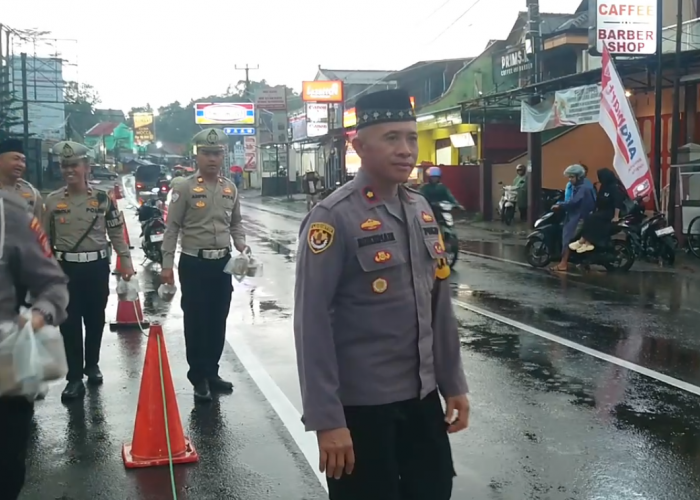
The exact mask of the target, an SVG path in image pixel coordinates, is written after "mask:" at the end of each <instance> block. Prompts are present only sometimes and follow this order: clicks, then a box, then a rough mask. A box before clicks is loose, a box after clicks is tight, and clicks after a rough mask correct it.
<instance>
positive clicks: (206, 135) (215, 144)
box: [192, 128, 226, 151]
mask: <svg viewBox="0 0 700 500" xmlns="http://www.w3.org/2000/svg"><path fill="white" fill-rule="evenodd" d="M192 143H193V144H194V145H195V146H196V147H197V151H200V150H201V151H221V150H222V149H224V145H225V144H226V134H224V131H223V130H220V129H218V128H205V129H204V130H202V131H201V132H198V133H197V134H195V136H194V137H193V138H192Z"/></svg>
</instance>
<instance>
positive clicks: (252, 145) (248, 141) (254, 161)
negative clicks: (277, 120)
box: [243, 137, 258, 172]
mask: <svg viewBox="0 0 700 500" xmlns="http://www.w3.org/2000/svg"><path fill="white" fill-rule="evenodd" d="M257 143H258V141H257V139H255V137H244V138H243V148H244V152H245V153H244V154H245V166H244V167H243V170H245V171H246V172H255V171H256V170H257V169H258V144H257Z"/></svg>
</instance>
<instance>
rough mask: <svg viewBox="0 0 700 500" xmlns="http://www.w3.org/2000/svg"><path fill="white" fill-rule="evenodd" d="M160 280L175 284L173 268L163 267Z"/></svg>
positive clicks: (163, 282)
mask: <svg viewBox="0 0 700 500" xmlns="http://www.w3.org/2000/svg"><path fill="white" fill-rule="evenodd" d="M160 282H161V283H162V284H164V285H174V284H175V275H174V274H173V270H172V269H163V270H162V271H161V272H160Z"/></svg>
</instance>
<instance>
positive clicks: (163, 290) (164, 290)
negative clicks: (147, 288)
mask: <svg viewBox="0 0 700 500" xmlns="http://www.w3.org/2000/svg"><path fill="white" fill-rule="evenodd" d="M176 293H177V287H176V286H175V285H168V284H166V283H163V284H161V285H160V286H159V287H158V296H159V297H160V298H161V299H163V300H165V301H166V302H170V301H171V300H173V298H174V297H175V294H176Z"/></svg>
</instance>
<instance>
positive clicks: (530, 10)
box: [527, 0, 542, 226]
mask: <svg viewBox="0 0 700 500" xmlns="http://www.w3.org/2000/svg"><path fill="white" fill-rule="evenodd" d="M527 32H528V39H529V41H530V43H531V47H532V54H531V56H530V57H531V60H532V75H533V78H532V83H534V84H537V83H540V58H539V54H540V43H541V38H540V2H539V0H527ZM535 92H536V94H535V95H533V96H532V97H531V98H530V104H531V105H533V106H534V105H536V104H539V103H540V96H539V95H538V93H539V89H538V88H537V87H535ZM527 152H528V156H529V158H530V172H529V174H528V176H527V178H528V190H527V192H528V203H527V205H528V210H527V220H528V224H529V225H530V226H534V225H535V221H536V220H537V219H538V218H539V216H540V212H541V205H542V134H540V133H539V132H535V133H532V132H531V133H529V134H528V135H527Z"/></svg>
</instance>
